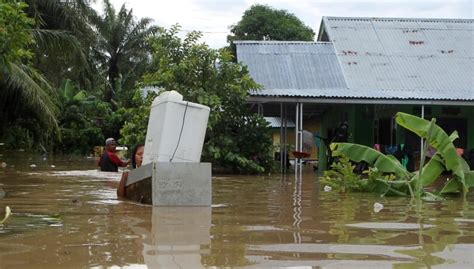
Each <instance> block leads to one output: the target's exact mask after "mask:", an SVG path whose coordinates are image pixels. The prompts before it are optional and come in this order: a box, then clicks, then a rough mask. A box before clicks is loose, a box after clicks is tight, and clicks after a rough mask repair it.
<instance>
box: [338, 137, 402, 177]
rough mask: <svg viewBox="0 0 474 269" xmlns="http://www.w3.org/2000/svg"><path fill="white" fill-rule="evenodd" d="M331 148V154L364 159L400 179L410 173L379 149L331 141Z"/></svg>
mask: <svg viewBox="0 0 474 269" xmlns="http://www.w3.org/2000/svg"><path fill="white" fill-rule="evenodd" d="M331 150H332V152H333V156H340V155H341V154H342V155H345V156H347V157H348V158H349V159H350V160H352V161H355V162H360V161H365V162H367V163H368V164H369V165H370V166H372V167H376V168H377V169H379V170H380V171H382V172H384V173H394V174H395V175H396V176H397V177H398V178H400V179H405V178H407V177H409V175H410V173H409V172H408V171H407V170H406V169H405V167H403V165H402V164H401V163H400V162H399V161H398V160H397V159H396V158H395V157H393V156H390V155H385V154H383V153H381V152H380V151H377V150H375V149H373V148H370V147H367V146H364V145H358V144H352V143H332V144H331Z"/></svg>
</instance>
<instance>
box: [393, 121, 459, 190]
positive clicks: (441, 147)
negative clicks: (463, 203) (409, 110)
mask: <svg viewBox="0 0 474 269" xmlns="http://www.w3.org/2000/svg"><path fill="white" fill-rule="evenodd" d="M395 120H396V122H397V124H398V125H400V126H402V127H404V128H406V129H408V130H410V131H412V132H414V133H415V134H417V135H418V136H420V137H423V138H425V139H426V137H427V134H428V130H429V127H430V124H431V122H430V121H427V120H424V119H422V118H419V117H416V116H413V115H410V114H406V113H403V112H398V113H397V114H396V116H395ZM428 143H429V144H430V145H431V146H432V147H433V148H435V149H436V150H437V152H438V153H439V154H440V156H441V157H442V158H443V160H444V164H445V166H446V170H448V171H452V173H453V174H454V175H455V176H456V177H457V178H458V180H459V181H460V183H461V187H462V190H463V192H466V191H467V186H466V182H465V180H464V171H463V165H462V162H461V161H460V158H459V156H458V155H457V153H456V148H455V147H454V144H453V143H452V141H451V139H450V137H449V136H448V135H447V134H446V132H445V131H444V130H443V129H442V128H441V127H439V126H438V125H436V124H435V125H434V126H433V129H432V133H431V136H430V139H429V141H428ZM448 184H449V182H448ZM453 186H454V184H450V186H449V188H452V187H453Z"/></svg>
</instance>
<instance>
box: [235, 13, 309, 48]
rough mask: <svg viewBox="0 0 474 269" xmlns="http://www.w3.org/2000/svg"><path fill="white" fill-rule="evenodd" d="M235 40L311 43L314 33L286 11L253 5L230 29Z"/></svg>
mask: <svg viewBox="0 0 474 269" xmlns="http://www.w3.org/2000/svg"><path fill="white" fill-rule="evenodd" d="M230 32H231V33H232V35H229V36H228V37H227V40H228V41H229V42H231V43H232V42H233V41H235V40H300V41H313V40H314V35H315V33H314V31H313V30H312V29H311V28H310V27H309V26H306V25H305V24H304V23H303V22H302V21H301V20H300V19H298V18H297V17H296V16H295V15H293V14H291V13H289V12H288V11H286V10H277V9H273V8H271V7H269V6H266V5H259V4H256V5H253V6H251V7H250V8H249V9H248V10H246V11H245V12H244V15H243V16H242V19H241V20H240V21H239V22H238V23H237V24H236V25H232V26H231V27H230Z"/></svg>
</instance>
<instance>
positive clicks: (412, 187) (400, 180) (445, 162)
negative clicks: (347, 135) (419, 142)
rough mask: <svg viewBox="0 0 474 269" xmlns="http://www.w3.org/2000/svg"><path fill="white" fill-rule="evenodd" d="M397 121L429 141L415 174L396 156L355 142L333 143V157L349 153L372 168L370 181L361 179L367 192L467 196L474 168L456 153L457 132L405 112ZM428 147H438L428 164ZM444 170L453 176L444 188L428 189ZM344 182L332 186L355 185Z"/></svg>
mask: <svg viewBox="0 0 474 269" xmlns="http://www.w3.org/2000/svg"><path fill="white" fill-rule="evenodd" d="M396 121H397V123H398V124H399V125H400V126H402V127H404V128H406V129H408V130H410V131H412V132H414V133H415V134H417V135H418V136H420V137H422V138H424V139H425V141H426V142H425V145H424V147H423V152H422V156H421V157H422V158H421V162H420V170H419V171H416V172H413V173H411V172H409V171H407V170H406V168H405V167H404V166H403V165H402V164H401V163H400V162H399V161H398V160H397V159H396V158H395V157H394V156H392V155H385V154H383V153H381V152H379V151H377V150H375V149H372V148H369V147H367V146H363V145H358V144H351V143H333V144H331V149H332V151H333V156H346V157H347V158H348V159H350V160H351V161H354V162H361V161H364V162H366V163H367V164H368V165H369V166H370V167H371V169H372V170H371V169H369V170H368V171H367V172H366V174H367V175H368V179H367V180H366V181H365V179H361V181H362V182H366V184H367V186H366V187H365V188H363V190H364V191H371V192H376V193H380V194H381V195H397V196H411V197H415V196H416V197H423V198H424V199H430V200H432V199H438V198H439V197H438V196H437V195H438V194H445V193H454V192H462V193H463V194H464V195H465V194H466V193H467V191H468V189H469V187H472V186H474V171H470V170H469V166H468V165H467V163H466V162H465V161H464V160H463V159H462V158H461V157H460V156H458V155H457V154H456V148H455V146H454V145H453V141H454V140H455V139H457V138H458V135H457V133H456V132H454V133H453V134H451V135H450V136H448V135H447V134H446V132H444V130H443V129H442V128H441V127H439V126H438V125H436V120H434V119H433V120H432V121H427V120H424V119H421V118H419V117H416V116H413V115H410V114H406V113H401V112H399V113H397V115H396ZM428 146H432V147H433V148H435V149H436V150H437V153H436V154H435V155H434V156H433V157H432V158H431V159H430V160H429V161H428V162H427V163H426V164H425V154H426V150H427V148H428ZM344 158H345V157H343V158H342V159H341V160H344ZM336 167H337V166H336ZM374 168H375V169H376V170H374ZM443 171H451V172H452V173H453V178H452V179H450V180H449V181H447V183H446V184H445V185H444V186H443V187H442V188H441V189H440V190H437V191H435V194H433V193H430V192H428V191H426V190H425V189H424V187H426V186H427V185H430V184H431V183H433V182H434V181H436V179H438V178H439V176H440V175H441V173H442V172H443ZM329 174H330V172H329ZM352 178H353V177H350V179H348V180H352ZM326 180H329V178H326ZM342 181H344V178H342ZM342 181H341V180H334V181H332V184H331V185H332V187H333V188H338V186H344V187H348V186H352V185H348V184H345V183H342ZM334 185H336V186H334ZM339 188H340V187H339ZM353 190H360V188H358V187H357V188H354V189H353Z"/></svg>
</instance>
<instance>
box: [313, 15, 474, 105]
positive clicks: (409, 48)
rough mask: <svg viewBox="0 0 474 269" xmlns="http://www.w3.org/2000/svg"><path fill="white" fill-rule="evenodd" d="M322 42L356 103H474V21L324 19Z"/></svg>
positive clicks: (321, 33) (321, 34)
mask: <svg viewBox="0 0 474 269" xmlns="http://www.w3.org/2000/svg"><path fill="white" fill-rule="evenodd" d="M319 37H320V40H323V41H331V42H333V44H334V47H335V49H336V52H337V57H338V59H339V62H340V65H341V68H342V71H343V74H344V76H345V79H346V82H347V85H348V87H349V89H350V92H351V93H353V96H354V97H362V98H388V99H418V100H474V20H470V19H408V18H406V19H404V18H347V17H323V23H322V25H321V30H320V35H319ZM325 38H327V39H325Z"/></svg>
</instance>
